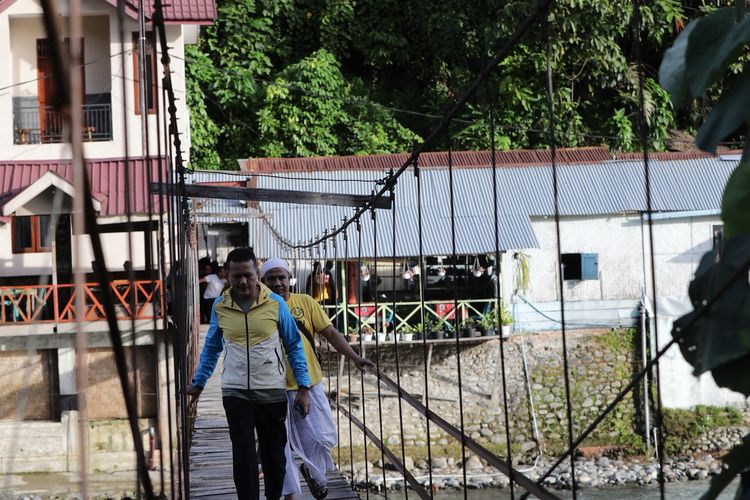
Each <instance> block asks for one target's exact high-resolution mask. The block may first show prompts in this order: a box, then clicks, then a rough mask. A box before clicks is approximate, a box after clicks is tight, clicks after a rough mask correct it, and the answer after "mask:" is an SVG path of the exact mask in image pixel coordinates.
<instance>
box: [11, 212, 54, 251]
mask: <svg viewBox="0 0 750 500" xmlns="http://www.w3.org/2000/svg"><path fill="white" fill-rule="evenodd" d="M49 224H50V216H49V215H32V216H28V217H18V216H16V217H13V219H12V223H11V225H12V230H13V253H33V252H48V251H49V250H50V248H51V247H52V242H51V240H50V238H49V234H48V233H49Z"/></svg>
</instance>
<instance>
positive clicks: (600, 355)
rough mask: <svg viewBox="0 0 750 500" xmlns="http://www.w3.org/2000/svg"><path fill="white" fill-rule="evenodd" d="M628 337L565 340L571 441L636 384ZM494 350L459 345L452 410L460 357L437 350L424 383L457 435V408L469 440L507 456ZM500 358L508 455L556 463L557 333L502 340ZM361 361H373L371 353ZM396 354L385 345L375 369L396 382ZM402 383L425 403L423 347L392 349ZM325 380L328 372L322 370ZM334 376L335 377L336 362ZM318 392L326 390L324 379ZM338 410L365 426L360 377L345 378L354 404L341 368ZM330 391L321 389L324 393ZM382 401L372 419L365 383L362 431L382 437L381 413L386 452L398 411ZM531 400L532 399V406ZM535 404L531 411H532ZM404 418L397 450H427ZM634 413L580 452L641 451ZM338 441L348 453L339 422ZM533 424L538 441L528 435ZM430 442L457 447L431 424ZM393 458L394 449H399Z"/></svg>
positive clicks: (560, 380)
mask: <svg viewBox="0 0 750 500" xmlns="http://www.w3.org/2000/svg"><path fill="white" fill-rule="evenodd" d="M633 335H634V334H633V332H632V331H630V330H622V331H606V330H605V331H577V332H568V333H567V344H568V364H569V373H570V393H571V401H572V412H573V429H574V434H576V435H577V434H578V433H579V432H580V431H581V430H582V429H583V428H584V427H585V426H587V425H588V424H589V423H590V422H591V421H592V420H593V419H594V418H595V417H596V416H597V415H598V414H599V413H600V412H601V411H602V410H603V409H604V408H605V407H606V405H607V404H608V403H609V402H610V401H612V400H613V399H614V398H615V396H616V395H617V393H618V392H619V390H620V389H621V388H622V387H624V386H625V385H626V384H627V383H628V382H629V381H630V377H632V374H633V367H632V364H633V362H634V357H633V352H632V349H633V348H632V346H633ZM499 350H500V342H499V339H498V338H497V337H494V338H492V339H490V340H487V341H486V342H482V343H479V344H475V343H471V344H470V343H462V344H461V355H460V363H461V378H462V394H461V396H462V397H461V400H462V403H460V402H459V387H458V373H459V372H458V369H457V364H458V357H457V356H456V347H455V343H448V344H435V345H434V347H433V352H432V360H431V367H430V370H429V376H428V391H429V396H430V397H429V406H430V409H431V410H433V411H435V412H436V413H437V414H438V415H440V416H442V417H443V418H445V419H446V420H447V421H448V422H450V423H452V424H453V425H455V426H456V427H460V425H461V418H460V415H461V412H460V406H461V404H462V406H463V425H464V428H465V430H466V433H467V434H468V435H470V436H471V437H472V438H474V439H477V440H478V441H480V442H482V443H483V444H485V445H486V446H487V447H489V448H490V449H493V451H495V452H496V453H499V454H504V453H505V450H506V444H505V443H506V435H505V417H504V412H503V408H504V404H503V402H504V397H503V391H502V386H503V380H502V378H503V377H502V370H500V369H499V366H500V362H499V360H500V356H499ZM504 350H505V356H504V359H505V385H506V387H507V391H506V397H507V402H508V415H509V428H510V434H511V436H510V438H511V448H512V450H513V452H514V454H515V455H517V456H518V455H519V454H520V455H521V456H524V457H531V456H534V455H535V454H536V453H538V451H537V450H538V446H539V445H541V446H542V447H543V448H544V450H545V453H548V454H556V453H559V452H560V451H561V450H563V449H564V448H566V447H567V446H566V444H567V418H566V403H565V383H564V377H563V357H562V343H561V335H560V333H559V332H550V333H544V334H535V335H517V336H513V337H512V338H511V339H509V340H507V341H506V342H505V344H504ZM524 351H525V353H526V365H527V367H528V374H529V380H528V383H527V378H526V376H525V371H524V362H523V358H524V357H523V352H524ZM366 354H367V356H368V357H369V358H370V359H373V360H374V358H375V350H374V348H373V347H369V348H368V350H367V352H366ZM395 354H396V353H395V350H394V348H393V346H392V345H390V346H389V347H385V348H383V349H381V356H380V363H381V369H383V370H384V371H385V373H386V374H387V375H388V376H389V377H391V378H392V379H394V380H395V379H396V369H395ZM398 356H399V365H400V371H399V377H400V379H401V385H402V386H403V387H405V388H406V389H407V390H408V391H409V392H410V393H411V394H412V395H414V396H416V397H418V398H422V397H423V394H424V380H425V361H424V360H425V359H426V358H427V353H426V352H425V349H424V347H423V346H422V345H421V344H409V345H403V346H399V351H398ZM323 369H324V372H327V370H328V365H327V363H326V361H325V358H324V360H323ZM330 369H331V373H333V374H335V373H336V365H335V360H333V362H332V363H331V368H330ZM324 383H326V384H328V383H329V379H326V380H325V381H324ZM330 383H331V386H330V390H331V391H335V390H336V378H335V376H332V377H331V378H330ZM338 383H339V387H340V394H341V398H340V401H341V403H342V405H344V406H347V407H348V405H349V404H350V402H351V404H352V409H353V412H354V415H355V416H357V417H358V418H360V419H362V417H363V415H362V408H361V404H360V403H361V398H362V385H361V383H360V376H359V374H358V373H355V372H352V381H351V393H352V397H351V399H350V398H349V397H348V394H349V381H348V376H347V368H346V364H344V369H343V377H341V378H340V379H339V381H338ZM326 387H328V385H326ZM380 391H381V393H382V394H383V395H384V396H385V397H384V398H383V404H382V407H381V409H380V411H379V410H378V406H377V394H378V386H377V383H376V379H375V378H374V377H372V376H365V380H364V397H365V401H366V404H365V414H364V418H365V419H366V421H367V425H368V427H370V428H371V429H372V430H374V431H375V433H376V434H378V435H379V432H380V431H379V427H380V413H382V425H383V436H384V440H385V441H386V443H387V444H388V445H389V446H394V445H397V444H398V443H400V435H401V432H400V428H399V427H400V425H399V404H398V399H397V398H396V397H395V394H394V393H393V392H391V391H387V390H385V388H382V387H381V388H380ZM530 396H531V397H530ZM532 402H533V411H532ZM401 406H402V409H401V411H402V413H403V415H404V419H403V425H404V444H405V445H407V446H417V447H419V446H424V445H426V443H427V425H426V423H425V420H424V419H423V418H421V417H420V416H419V415H418V413H417V412H416V411H415V410H414V409H413V408H411V407H410V406H408V405H406V404H405V403H402V405H401ZM635 406H636V405H635V404H634V401H633V397H632V396H631V395H629V396H627V397H626V398H625V399H624V400H623V401H622V402H621V403H620V404H619V405H618V407H617V409H616V410H615V411H614V412H613V414H612V415H610V416H609V417H607V418H606V419H605V420H604V421H603V422H602V423H601V424H600V425H599V427H598V429H597V431H596V432H595V433H594V434H593V435H592V436H591V437H590V438H589V439H588V440H587V441H586V442H584V445H589V446H593V445H635V446H639V445H640V438H639V436H638V432H637V425H636V420H637V419H636V413H635V410H634V408H635ZM340 418H341V422H342V423H341V427H342V429H341V438H340V442H341V444H342V445H344V446H348V445H349V429H348V423H347V421H346V419H345V417H344V416H343V415H341V417H340ZM534 418H535V419H536V427H537V431H538V432H537V433H536V436H538V440H537V439H536V437H535V432H534ZM353 435H354V438H353V442H354V445H355V446H362V444H363V441H362V435H361V434H360V433H358V432H356V429H355V430H353ZM430 441H431V442H432V443H433V444H436V445H441V446H444V447H446V448H445V449H446V450H448V449H449V448H450V446H451V445H452V444H456V442H455V441H454V440H453V439H452V438H450V437H449V436H447V435H446V434H445V433H444V432H443V431H442V430H441V429H439V428H437V427H436V426H435V425H434V424H433V425H430ZM396 449H397V447H396ZM446 453H447V451H446Z"/></svg>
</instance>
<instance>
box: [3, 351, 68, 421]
mask: <svg viewBox="0 0 750 500" xmlns="http://www.w3.org/2000/svg"><path fill="white" fill-rule="evenodd" d="M56 360H57V357H56V354H55V351H54V350H51V349H44V350H39V351H33V352H32V353H28V352H26V351H7V352H0V387H2V394H3V396H2V397H1V398H0V420H15V419H19V418H20V419H22V420H51V419H53V418H55V413H56V412H55V403H56V401H57V397H58V394H59V390H58V384H57V378H56V374H57V363H56Z"/></svg>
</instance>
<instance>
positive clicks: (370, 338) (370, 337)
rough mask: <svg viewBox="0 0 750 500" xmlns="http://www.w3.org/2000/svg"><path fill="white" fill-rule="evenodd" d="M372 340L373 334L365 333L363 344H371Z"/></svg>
mask: <svg viewBox="0 0 750 500" xmlns="http://www.w3.org/2000/svg"><path fill="white" fill-rule="evenodd" d="M371 340H372V333H363V334H362V342H370V341H371Z"/></svg>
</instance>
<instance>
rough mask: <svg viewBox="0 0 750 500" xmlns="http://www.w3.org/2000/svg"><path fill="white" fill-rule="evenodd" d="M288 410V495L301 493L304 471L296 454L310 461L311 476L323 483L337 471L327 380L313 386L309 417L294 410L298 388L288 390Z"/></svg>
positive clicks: (334, 425)
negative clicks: (301, 470) (324, 384)
mask: <svg viewBox="0 0 750 500" xmlns="http://www.w3.org/2000/svg"><path fill="white" fill-rule="evenodd" d="M286 395H287V401H288V411H287V417H286V435H287V440H286V449H285V450H284V453H285V455H286V474H285V475H284V489H283V494H284V495H290V494H292V493H301V489H300V482H299V481H300V472H299V469H298V468H297V466H296V465H295V463H294V457H293V456H292V452H294V454H295V455H297V456H298V457H300V459H302V461H303V462H305V463H306V464H307V467H308V469H309V470H310V475H311V476H312V477H313V478H314V479H315V480H316V481H317V482H318V483H319V484H322V485H324V484H326V483H327V482H328V477H327V476H326V473H327V472H328V471H331V470H334V465H333V458H332V457H331V450H333V447H334V446H336V440H337V434H336V424H335V423H334V421H333V415H332V414H331V407H330V406H329V404H328V398H327V397H326V393H325V391H324V390H323V382H320V383H317V384H315V385H314V386H312V387H311V388H310V412H309V413H308V415H307V416H306V417H305V418H302V416H301V415H300V414H299V413H298V412H297V410H295V409H294V398H295V397H297V391H287V393H286Z"/></svg>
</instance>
